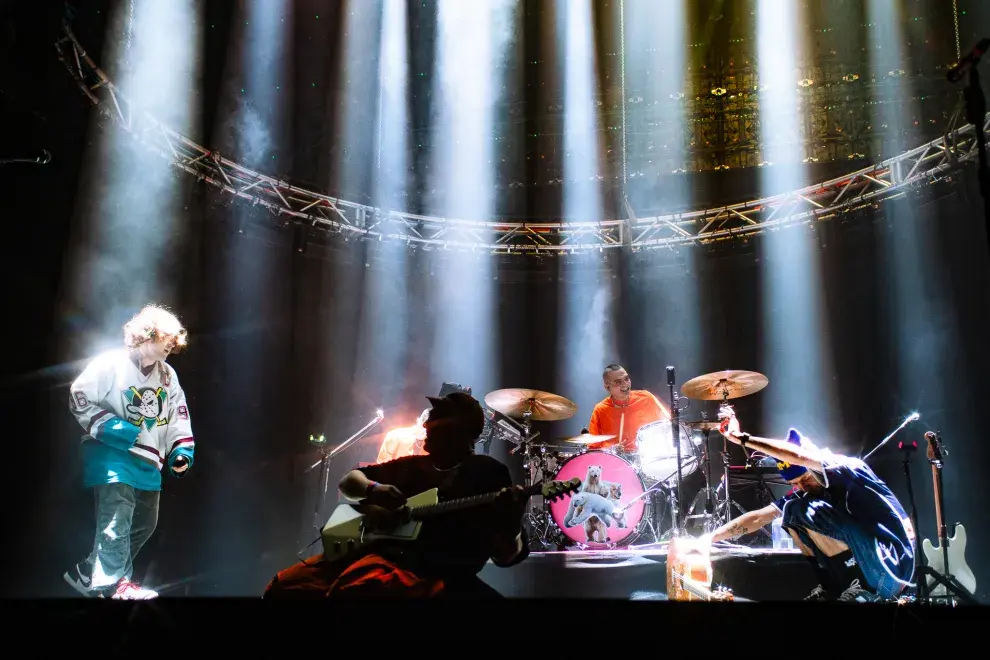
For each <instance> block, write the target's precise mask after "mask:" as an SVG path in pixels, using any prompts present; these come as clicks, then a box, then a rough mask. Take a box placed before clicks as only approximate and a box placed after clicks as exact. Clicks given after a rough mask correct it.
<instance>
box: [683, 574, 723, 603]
mask: <svg viewBox="0 0 990 660" xmlns="http://www.w3.org/2000/svg"><path fill="white" fill-rule="evenodd" d="M674 576H675V577H676V578H677V579H678V583H679V584H680V586H681V588H682V589H684V591H687V592H689V593H691V594H693V595H695V596H697V597H698V598H704V599H705V600H714V599H715V598H714V592H712V590H711V589H710V588H706V587H701V586H698V585H696V584H695V583H694V581H693V580H692V579H691V578H689V577H686V576H684V575H681V574H680V573H676V572H675V573H674Z"/></svg>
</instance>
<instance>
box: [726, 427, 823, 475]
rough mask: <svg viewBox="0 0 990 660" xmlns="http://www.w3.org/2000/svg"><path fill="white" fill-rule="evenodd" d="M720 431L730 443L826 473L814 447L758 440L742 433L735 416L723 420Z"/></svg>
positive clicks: (784, 441)
mask: <svg viewBox="0 0 990 660" xmlns="http://www.w3.org/2000/svg"><path fill="white" fill-rule="evenodd" d="M719 431H720V432H721V433H722V435H723V436H725V438H726V439H727V440H729V441H730V442H734V443H736V444H737V445H739V446H741V447H744V448H746V449H749V450H751V451H759V452H763V453H764V454H766V455H767V456H770V457H772V458H776V459H777V460H778V461H784V462H786V463H790V464H791V465H801V466H803V467H806V468H808V469H809V470H814V471H815V472H822V471H824V468H823V467H822V459H821V457H820V456H819V455H818V452H817V451H815V449H814V448H813V447H799V446H798V445H795V444H793V443H790V442H787V441H786V440H772V439H770V438H757V437H756V436H755V435H749V434H748V433H741V432H740V428H739V420H738V419H736V417H735V415H732V416H730V417H728V418H727V419H725V420H723V422H722V426H721V428H720V429H719Z"/></svg>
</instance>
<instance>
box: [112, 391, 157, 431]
mask: <svg viewBox="0 0 990 660" xmlns="http://www.w3.org/2000/svg"><path fill="white" fill-rule="evenodd" d="M123 394H124V401H125V402H126V404H125V406H124V409H125V410H127V421H128V422H130V423H131V424H133V425H134V426H141V425H142V424H143V425H144V426H145V428H147V429H148V430H149V431H150V430H151V429H152V428H154V427H155V426H165V424H167V423H168V418H167V417H166V416H165V406H166V402H167V400H168V394H166V392H165V388H164V387H156V388H151V387H142V388H141V389H140V390H139V389H138V388H136V387H133V386H131V388H130V389H126V390H124V392H123Z"/></svg>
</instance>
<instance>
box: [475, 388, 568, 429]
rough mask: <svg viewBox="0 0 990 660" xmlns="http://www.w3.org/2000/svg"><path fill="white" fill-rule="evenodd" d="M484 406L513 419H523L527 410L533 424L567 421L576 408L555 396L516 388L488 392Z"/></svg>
mask: <svg viewBox="0 0 990 660" xmlns="http://www.w3.org/2000/svg"><path fill="white" fill-rule="evenodd" d="M485 405H487V406H488V407H489V408H491V409H492V410H497V411H498V412H500V413H502V414H503V415H505V416H506V417H512V418H513V419H524V417H523V413H525V412H526V410H527V409H528V410H530V411H531V413H532V415H531V416H530V419H531V420H533V421H534V422H556V421H559V420H561V419H568V418H570V417H572V416H573V415H574V413H576V412H577V408H578V407H577V404H576V403H574V402H573V401H570V400H568V399H565V398H564V397H562V396H558V395H556V394H550V393H549V392H541V391H540V390H527V389H517V388H512V389H505V390H495V391H494V392H489V393H488V394H486V395H485Z"/></svg>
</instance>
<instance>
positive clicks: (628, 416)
mask: <svg viewBox="0 0 990 660" xmlns="http://www.w3.org/2000/svg"><path fill="white" fill-rule="evenodd" d="M602 380H603V381H604V383H605V390H606V391H607V392H608V393H609V396H608V397H606V398H605V399H604V400H602V401H600V402H599V403H598V404H597V405H596V406H595V409H594V410H593V411H591V421H590V422H588V429H587V431H588V433H591V434H592V435H614V436H616V438H617V439H616V440H609V441H606V442H600V443H597V444H594V445H589V446H588V449H592V450H593V449H605V448H608V447H611V446H613V445H617V448H618V450H619V451H622V452H628V453H634V452H636V433H637V432H638V431H639V429H640V427H642V426H645V425H646V424H650V423H652V422H658V421H661V420H669V419H670V411H669V410H667V408H666V407H665V406H664V405H663V404H662V403H660V400H659V399H657V398H656V397H655V396H654V395H653V394H652V393H651V392H649V391H648V390H634V389H632V380H631V379H630V378H629V374H628V373H626V370H625V369H623V368H622V367H621V366H620V365H618V364H610V365H608V366H607V367H605V371H604V372H603V373H602Z"/></svg>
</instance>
